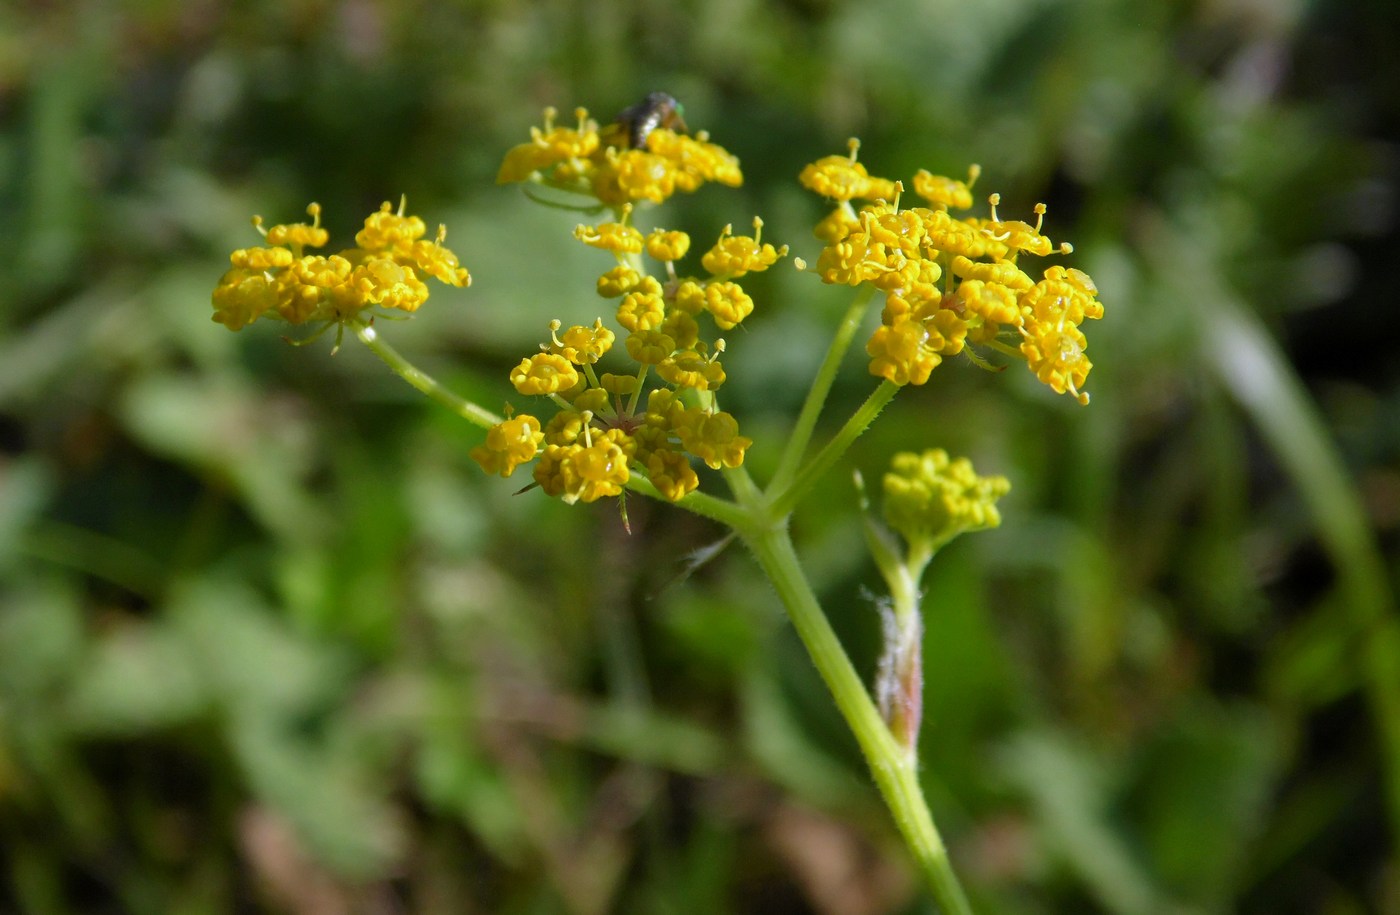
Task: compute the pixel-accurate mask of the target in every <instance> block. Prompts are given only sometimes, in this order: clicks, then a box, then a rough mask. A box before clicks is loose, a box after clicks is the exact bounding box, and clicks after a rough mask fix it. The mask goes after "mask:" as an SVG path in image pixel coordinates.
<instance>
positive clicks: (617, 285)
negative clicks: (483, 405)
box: [471, 134, 787, 502]
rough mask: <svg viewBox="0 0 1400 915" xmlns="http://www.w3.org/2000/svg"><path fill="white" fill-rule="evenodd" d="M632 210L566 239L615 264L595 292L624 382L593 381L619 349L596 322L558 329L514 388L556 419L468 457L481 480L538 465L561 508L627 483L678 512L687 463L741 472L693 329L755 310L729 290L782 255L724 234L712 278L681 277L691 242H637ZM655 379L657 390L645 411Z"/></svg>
mask: <svg viewBox="0 0 1400 915" xmlns="http://www.w3.org/2000/svg"><path fill="white" fill-rule="evenodd" d="M653 135H654V134H653ZM630 210H631V207H630V205H627V206H624V207H623V220H622V221H621V222H615V223H604V224H602V225H598V226H579V227H578V229H577V230H576V231H575V233H574V234H575V236H576V237H577V238H578V239H579V240H581V241H583V242H584V243H585V244H587V245H590V246H592V247H595V248H600V249H602V250H605V251H608V252H611V253H612V254H613V256H614V258H615V259H616V261H617V264H616V266H614V267H613V268H612V269H610V270H608V271H607V272H606V273H604V274H603V275H602V276H601V277H599V279H598V284H597V288H598V293H599V295H601V296H602V297H603V298H606V299H618V300H619V301H618V305H617V310H616V312H615V315H614V317H615V320H616V323H617V325H618V326H619V327H621V328H622V329H623V330H624V331H625V332H626V338H625V339H624V341H623V343H624V349H625V350H626V351H627V354H628V356H630V357H631V360H632V362H633V363H634V364H635V366H634V368H633V370H632V372H631V373H630V374H613V373H607V372H604V373H601V374H599V373H598V372H597V370H596V369H595V366H596V365H597V363H598V362H599V361H600V360H601V359H602V358H603V356H604V355H605V354H606V353H607V352H608V351H609V350H611V349H612V347H613V344H614V343H615V342H616V335H615V334H614V333H613V332H612V331H611V330H609V329H608V328H606V327H605V326H604V325H603V321H602V319H601V318H599V319H597V320H596V321H594V323H593V325H592V326H591V327H587V326H583V325H575V326H573V327H570V328H568V329H567V330H561V329H562V327H563V325H562V323H561V322H559V321H555V322H553V323H552V324H551V326H550V330H551V338H550V342H549V343H547V344H544V345H543V346H541V347H540V352H539V353H536V354H534V355H532V356H528V357H526V358H524V359H521V360H520V363H519V364H518V365H517V366H516V367H515V368H514V369H513V370H512V371H511V375H510V380H511V384H513V385H514V386H515V389H516V390H517V391H519V392H520V393H521V394H527V395H536V396H546V397H549V398H550V399H551V400H553V401H554V402H555V403H556V404H557V405H558V406H559V407H560V410H559V412H558V413H556V414H555V415H554V417H553V418H552V419H550V420H549V421H548V423H543V424H542V423H541V422H540V421H539V420H538V419H536V418H535V417H533V416H529V415H523V414H522V415H518V416H513V417H512V418H510V419H508V420H506V421H505V422H503V423H501V424H499V425H497V426H495V427H494V428H492V429H491V431H490V432H489V433H488V435H487V438H486V442H485V444H483V445H481V446H479V447H477V448H475V449H473V451H472V452H471V456H472V458H473V459H475V460H476V461H477V463H479V464H480V465H481V466H482V467H483V468H484V469H485V470H486V471H487V472H488V473H498V474H500V475H501V476H507V477H508V476H510V475H511V474H512V473H514V471H515V469H516V468H517V467H519V466H520V465H521V464H524V463H526V462H528V461H530V460H532V459H534V458H535V457H536V456H538V457H539V461H538V463H536V464H535V468H534V478H535V482H537V483H538V484H539V485H540V487H541V488H542V489H543V490H544V491H545V492H547V493H549V494H550V495H553V496H558V497H559V498H561V499H563V500H564V501H566V502H577V501H582V502H592V501H594V500H595V499H600V498H604V497H606V496H615V495H619V494H620V493H621V492H622V489H623V487H624V486H626V485H627V482H628V480H629V479H631V474H632V473H634V472H640V473H642V474H643V475H644V476H645V477H646V478H647V479H648V480H650V481H651V483H652V485H654V486H655V487H656V489H657V490H659V491H660V492H661V494H662V495H664V496H665V497H666V498H668V499H671V500H672V501H675V500H678V499H680V498H682V497H683V496H685V494H686V493H688V492H690V491H691V490H693V489H695V488H696V487H697V486H698V485H699V483H700V479H699V477H698V475H697V474H696V472H695V470H694V469H693V467H692V466H691V461H692V459H698V460H700V461H703V462H704V463H705V464H707V465H708V466H709V467H711V468H713V469H719V468H721V467H738V466H739V465H740V464H741V463H743V460H744V454H745V452H746V451H747V449H748V447H749V446H750V445H751V444H752V440H751V439H749V438H747V437H746V436H743V435H740V434H739V423H738V421H737V420H736V419H735V418H734V417H733V416H732V415H730V414H729V413H725V412H723V411H722V410H720V409H718V406H717V400H716V395H715V392H716V390H717V389H718V388H719V387H720V386H721V385H723V384H724V380H725V373H724V367H723V366H722V365H721V363H720V361H719V357H720V355H721V354H722V353H723V352H724V341H723V340H722V339H716V340H714V342H712V343H707V342H706V341H705V340H703V339H701V325H700V321H699V318H700V316H701V315H702V314H704V313H708V314H709V316H710V319H711V320H712V321H713V323H714V325H715V326H716V327H718V328H719V329H721V330H728V329H730V328H732V327H735V326H737V325H738V324H739V323H740V322H742V321H743V320H744V318H745V317H747V316H748V315H749V314H750V313H751V312H752V311H753V300H752V299H751V298H749V296H748V294H747V293H745V292H744V290H743V288H742V287H741V286H740V285H739V284H738V283H737V282H735V280H736V279H738V278H740V277H742V276H744V275H745V274H748V273H754V272H757V271H762V270H766V269H767V268H768V267H770V266H772V265H773V264H774V263H775V262H776V261H777V260H778V258H780V257H782V256H784V255H785V254H786V253H787V248H786V246H784V247H782V248H774V247H773V246H772V245H771V244H768V243H766V242H764V241H763V240H762V231H761V230H762V223H761V221H759V220H754V234H753V235H752V236H746V235H742V236H741V235H734V234H733V229H732V227H730V226H726V227H725V228H724V231H723V232H722V233H721V235H720V237H719V240H718V241H717V242H716V243H715V244H714V245H713V246H712V247H711V248H710V249H709V250H708V251H707V252H706V253H705V254H704V255H703V256H702V258H701V264H702V265H703V266H704V269H705V270H706V272H707V273H708V274H709V275H708V276H707V277H704V278H700V277H685V276H681V275H680V274H679V273H678V272H677V270H676V261H678V260H680V259H681V258H682V257H684V256H685V255H686V253H687V252H688V251H689V250H690V236H688V235H686V234H685V233H684V232H676V231H666V230H660V229H658V230H656V231H653V232H650V233H648V234H646V235H643V234H642V233H641V232H640V231H638V230H637V229H636V228H634V227H633V226H631V225H629V224H628V223H627V220H628V218H629V216H630ZM643 251H645V252H646V253H647V254H648V255H649V256H651V257H652V258H654V259H655V260H657V261H660V262H661V264H662V265H663V266H664V273H662V274H661V276H660V278H658V277H657V276H653V275H651V274H649V273H644V272H643V270H642V259H641V253H642V252H643ZM652 375H654V376H655V377H656V378H658V379H659V381H660V382H661V384H660V385H659V386H656V387H653V388H652V389H651V390H650V392H649V393H648V394H647V395H646V397H645V401H644V402H643V391H644V389H645V388H646V383H647V380H648V378H649V377H651V376H652Z"/></svg>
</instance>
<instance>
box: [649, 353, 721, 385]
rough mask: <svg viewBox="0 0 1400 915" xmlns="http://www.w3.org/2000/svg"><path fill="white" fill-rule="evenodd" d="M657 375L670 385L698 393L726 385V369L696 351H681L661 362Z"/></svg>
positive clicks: (657, 367) (657, 368)
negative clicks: (690, 389)
mask: <svg viewBox="0 0 1400 915" xmlns="http://www.w3.org/2000/svg"><path fill="white" fill-rule="evenodd" d="M656 373H657V374H658V375H660V376H661V377H662V378H663V379H665V380H666V381H667V382H668V383H670V384H673V385H676V386H677V387H682V388H694V389H695V390H697V391H713V390H715V389H716V388H718V387H719V386H720V385H722V384H724V378H725V375H724V367H723V366H721V365H720V364H719V363H718V362H716V361H715V360H713V359H707V358H705V357H704V356H703V355H701V354H700V353H697V352H695V351H694V350H681V351H679V352H677V353H676V354H675V355H674V356H670V357H668V358H666V359H663V360H661V362H659V363H658V364H657V366H656Z"/></svg>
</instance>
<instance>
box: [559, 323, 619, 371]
mask: <svg viewBox="0 0 1400 915" xmlns="http://www.w3.org/2000/svg"><path fill="white" fill-rule="evenodd" d="M558 329H559V323H558V322H555V323H554V324H553V325H552V327H551V331H557V330H558ZM615 339H617V336H616V335H615V334H614V333H613V332H612V331H610V330H608V329H607V328H606V327H604V326H603V319H602V318H598V319H596V320H595V321H594V322H593V326H592V327H584V326H582V325H580V324H575V325H574V326H573V327H570V328H569V329H568V330H566V331H564V333H563V334H562V335H557V336H555V337H554V338H553V346H552V347H551V348H550V351H551V352H553V353H557V354H558V355H560V356H563V357H564V358H565V359H567V360H569V361H570V362H572V363H573V364H574V365H592V364H593V363H595V362H597V361H598V360H599V359H601V358H603V354H604V353H606V352H607V351H608V350H610V349H612V345H613V341H614V340H615Z"/></svg>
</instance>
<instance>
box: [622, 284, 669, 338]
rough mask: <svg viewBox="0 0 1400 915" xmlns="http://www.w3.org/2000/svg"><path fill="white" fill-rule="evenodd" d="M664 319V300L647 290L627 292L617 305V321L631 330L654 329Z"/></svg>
mask: <svg viewBox="0 0 1400 915" xmlns="http://www.w3.org/2000/svg"><path fill="white" fill-rule="evenodd" d="M664 320H666V302H665V300H663V299H662V298H661V296H659V295H656V294H654V293H647V292H629V293H627V294H626V295H625V296H623V297H622V301H621V303H619V304H618V306H617V323H618V324H620V325H622V327H623V328H624V329H626V330H630V331H632V332H634V333H635V332H637V331H643V330H656V329H657V328H658V327H660V326H661V322H662V321H664Z"/></svg>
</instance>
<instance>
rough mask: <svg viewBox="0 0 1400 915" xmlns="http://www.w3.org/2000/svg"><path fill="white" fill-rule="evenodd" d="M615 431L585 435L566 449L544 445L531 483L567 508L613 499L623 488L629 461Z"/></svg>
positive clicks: (619, 435)
mask: <svg viewBox="0 0 1400 915" xmlns="http://www.w3.org/2000/svg"><path fill="white" fill-rule="evenodd" d="M625 443H626V437H625V436H624V435H623V434H622V433H621V432H620V431H618V430H612V431H610V432H608V433H603V434H595V435H588V434H585V435H584V436H583V437H582V438H581V439H579V440H578V441H575V442H574V443H573V444H570V445H546V446H545V449H544V453H543V454H542V455H541V456H540V460H539V462H538V463H537V464H536V465H535V471H534V476H535V482H537V483H539V484H540V488H541V489H543V490H544V491H545V492H546V493H548V494H549V495H551V496H558V497H559V498H560V499H563V500H564V501H565V502H567V503H569V504H571V505H572V504H573V503H575V502H595V501H597V500H598V499H603V498H607V497H609V496H616V495H619V494H620V493H621V492H622V489H623V487H624V486H626V485H627V481H628V479H630V477H631V472H630V470H629V469H628V464H629V462H630V457H629V455H628V453H627V449H626V448H624V444H625Z"/></svg>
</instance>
